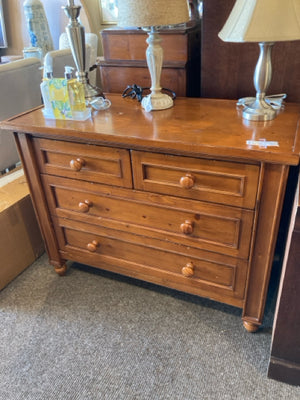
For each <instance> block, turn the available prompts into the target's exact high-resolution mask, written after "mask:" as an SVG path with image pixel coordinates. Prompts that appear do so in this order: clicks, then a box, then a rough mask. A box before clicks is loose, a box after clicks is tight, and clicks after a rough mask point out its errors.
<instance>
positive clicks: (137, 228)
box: [2, 95, 300, 332]
mask: <svg viewBox="0 0 300 400" xmlns="http://www.w3.org/2000/svg"><path fill="white" fill-rule="evenodd" d="M109 98H110V99H111V100H112V106H111V108H110V109H108V110H105V111H102V112H98V113H94V114H93V118H91V119H89V120H87V121H84V122H78V121H77V122H76V121H62V120H57V121H55V120H46V119H45V118H44V116H43V114H42V112H41V109H36V110H33V111H30V112H27V113H24V114H22V115H20V116H16V117H13V118H11V119H10V120H8V121H5V122H3V123H2V126H3V127H5V128H6V129H9V130H11V131H12V132H19V133H17V134H16V135H17V136H16V137H17V140H18V145H19V150H20V153H21V157H22V161H23V163H24V166H25V170H26V176H27V179H28V181H29V184H30V185H29V186H30V190H31V193H32V198H33V202H34V205H35V208H36V211H37V216H38V219H39V222H40V225H41V227H42V232H43V233H44V237H45V240H46V243H47V250H48V253H49V257H50V259H51V262H52V263H53V264H54V265H55V266H56V268H57V272H58V273H64V271H65V265H64V260H68V259H70V260H75V261H78V262H82V263H86V264H89V265H91V266H94V267H97V268H104V269H108V270H110V271H114V272H117V273H121V274H125V275H128V276H132V277H135V278H138V279H144V280H147V281H149V282H154V283H157V284H160V285H164V286H167V287H170V288H174V289H178V290H183V291H186V292H188V293H193V294H197V295H199V296H204V297H209V298H213V299H215V300H217V301H221V302H224V303H227V304H231V305H235V306H238V307H241V308H242V309H243V317H242V318H243V321H244V326H245V328H246V329H247V330H248V331H250V332H254V331H256V330H257V329H258V327H259V326H260V324H261V323H262V321H263V314H264V307H265V301H266V293H267V289H268V282H269V277H270V272H271V268H272V261H273V254H274V249H275V244H276V239H277V232H278V226H279V221H280V217H281V210H282V203H283V199H284V194H285V189H286V184H287V178H288V173H289V169H290V166H293V165H299V154H300V139H299V132H298V129H299V128H298V126H299V105H298V104H288V105H286V108H285V110H284V111H282V112H281V113H280V114H279V115H278V116H277V118H276V119H275V120H273V121H270V122H269V123H260V122H255V123H250V124H249V123H245V122H244V121H243V120H242V118H241V115H240V110H237V109H236V106H235V102H234V101H230V100H213V99H191V98H179V99H177V100H176V102H175V105H174V107H173V108H171V109H169V110H166V111H162V112H153V113H146V112H145V111H143V110H142V109H141V107H140V105H139V104H138V103H137V102H135V101H133V100H128V99H122V98H121V97H120V96H114V95H109ZM24 132H26V133H24ZM254 139H255V140H260V139H261V140H262V139H265V140H266V141H267V142H268V141H272V142H278V146H271V147H269V146H255V145H249V144H248V143H247V140H254ZM78 159H79V160H81V161H80V162H79V161H78ZM72 160H74V163H72V162H71V161H72ZM82 160H83V162H82ZM70 162H71V164H70ZM73 164H74V165H73ZM77 164H78V165H77ZM72 166H75V167H76V168H75V170H74V169H73V168H72ZM182 178H183V181H185V180H186V182H185V183H184V184H183V185H181V183H180V182H181V181H182ZM182 186H183V187H182Z"/></svg>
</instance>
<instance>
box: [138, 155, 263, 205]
mask: <svg viewBox="0 0 300 400" xmlns="http://www.w3.org/2000/svg"><path fill="white" fill-rule="evenodd" d="M132 162H133V174H134V187H135V188H136V189H141V190H146V191H151V192H157V193H163V194H168V195H175V196H181V197H187V198H190V199H195V200H204V201H209V202H213V203H220V204H227V205H232V206H237V207H243V208H249V209H253V208H254V207H255V202H256V194H257V187H258V178H259V166H258V165H252V164H242V163H238V162H229V161H218V160H210V159H200V158H199V159H198V158H191V157H180V156H172V155H166V154H152V153H147V152H141V151H133V152H132Z"/></svg>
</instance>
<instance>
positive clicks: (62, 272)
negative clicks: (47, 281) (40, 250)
mask: <svg viewBox="0 0 300 400" xmlns="http://www.w3.org/2000/svg"><path fill="white" fill-rule="evenodd" d="M54 270H55V272H56V273H57V274H58V275H60V276H64V275H65V274H66V272H67V266H66V264H63V265H59V266H55V267H54Z"/></svg>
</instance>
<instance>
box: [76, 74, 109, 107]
mask: <svg viewBox="0 0 300 400" xmlns="http://www.w3.org/2000/svg"><path fill="white" fill-rule="evenodd" d="M76 77H77V80H78V81H79V82H81V83H82V85H83V87H84V95H85V99H86V100H87V101H88V102H89V101H91V100H94V99H95V98H96V97H103V98H105V96H104V94H103V92H102V90H101V89H100V88H98V87H96V86H93V85H91V84H90V82H89V78H88V73H87V72H83V73H82V72H81V73H80V72H76Z"/></svg>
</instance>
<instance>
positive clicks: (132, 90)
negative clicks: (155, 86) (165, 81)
mask: <svg viewBox="0 0 300 400" xmlns="http://www.w3.org/2000/svg"><path fill="white" fill-rule="evenodd" d="M145 92H149V93H150V88H149V87H141V86H138V85H136V84H135V83H134V84H133V85H131V86H130V85H128V86H127V88H126V89H125V90H124V91H123V93H122V97H131V98H132V99H135V98H136V99H137V100H138V101H140V102H141V101H142V99H143V95H145ZM162 92H165V93H166V94H168V95H171V97H172V99H173V100H175V99H176V93H175V92H173V91H172V90H170V89H167V88H162ZM149 93H146V95H147V94H149Z"/></svg>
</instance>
